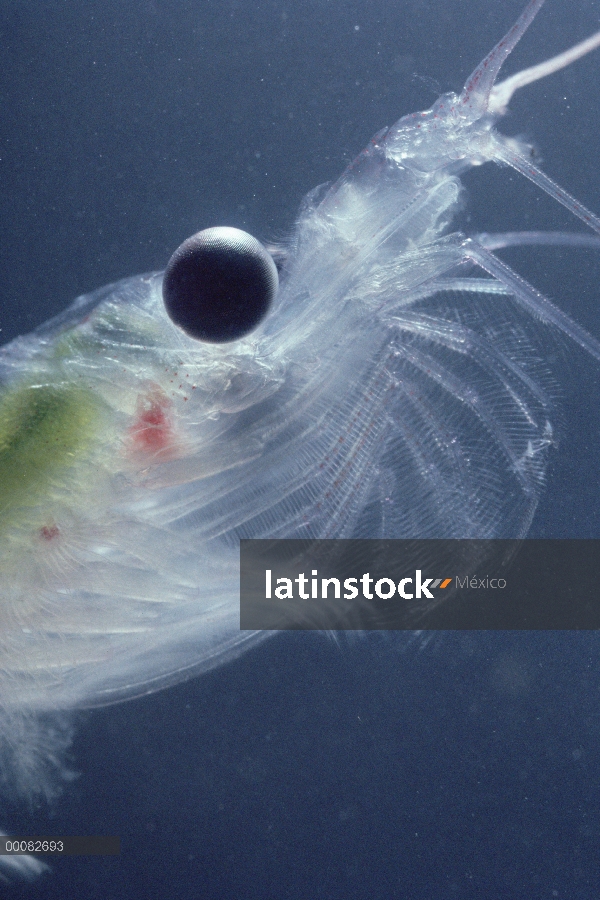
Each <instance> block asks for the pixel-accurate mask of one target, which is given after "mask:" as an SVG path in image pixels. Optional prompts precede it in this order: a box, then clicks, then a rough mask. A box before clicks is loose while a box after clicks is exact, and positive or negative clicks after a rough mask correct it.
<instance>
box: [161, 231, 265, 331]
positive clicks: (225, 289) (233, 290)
mask: <svg viewBox="0 0 600 900" xmlns="http://www.w3.org/2000/svg"><path fill="white" fill-rule="evenodd" d="M278 285H279V277H278V275H277V268H276V266H275V263H274V262H273V259H272V257H271V255H270V254H269V253H268V252H267V251H266V250H265V248H264V247H263V245H262V244H261V243H259V241H257V240H256V238H253V237H252V235H251V234H247V233H246V232H245V231H240V230H239V228H207V229H206V230H205V231H199V232H198V233H197V234H194V235H192V237H191V238H188V239H187V241H184V242H183V244H181V246H180V247H178V248H177V250H176V251H175V253H174V254H173V256H172V257H171V259H170V260H169V264H168V265H167V268H166V270H165V274H164V276H163V289H162V290H163V302H164V304H165V309H166V311H167V314H168V315H169V317H170V318H171V320H172V321H173V322H174V323H175V324H176V325H178V326H179V327H180V328H181V329H183V331H185V332H186V334H189V335H190V337H193V338H196V340H199V341H208V342H210V343H214V344H223V343H226V342H227V341H237V340H238V339H239V338H241V337H244V335H246V334H248V333H249V332H250V331H253V330H254V329H255V328H256V326H257V325H258V324H259V322H260V321H261V320H262V319H263V318H264V317H265V316H266V314H267V312H268V311H269V307H270V306H271V303H272V302H273V299H274V297H275V294H276V293H277V288H278Z"/></svg>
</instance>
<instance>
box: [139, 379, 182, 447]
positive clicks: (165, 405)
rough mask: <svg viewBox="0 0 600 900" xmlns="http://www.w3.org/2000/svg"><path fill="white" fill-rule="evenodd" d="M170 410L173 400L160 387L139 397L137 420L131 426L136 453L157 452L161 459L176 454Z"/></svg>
mask: <svg viewBox="0 0 600 900" xmlns="http://www.w3.org/2000/svg"><path fill="white" fill-rule="evenodd" d="M170 410H171V401H170V400H169V399H168V397H167V396H166V394H164V393H163V391H162V390H161V389H160V388H154V389H153V390H151V391H150V392H149V393H148V394H144V395H141V396H139V397H138V401H137V408H136V413H135V421H134V423H133V425H132V426H131V427H130V428H129V437H130V439H131V442H132V445H133V450H134V452H135V453H136V454H143V455H147V454H152V455H154V454H156V455H158V456H159V457H160V458H161V459H169V458H170V457H172V456H174V455H175V430H174V428H173V423H172V421H171V418H170V415H169V413H170Z"/></svg>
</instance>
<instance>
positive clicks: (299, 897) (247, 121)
mask: <svg viewBox="0 0 600 900" xmlns="http://www.w3.org/2000/svg"><path fill="white" fill-rule="evenodd" d="M523 5H524V3H523V2H522V0H501V2H500V3H496V4H490V3H489V2H487V0H435V2H423V0H402V2H391V0H370V2H369V4H364V3H359V2H354V0H348V2H346V0H335V2H326V0H314V2H313V0H302V2H295V3H294V2H284V0H272V2H260V3H256V4H254V3H250V2H248V0H245V2H242V0H239V2H238V0H234V2H229V0H219V2H212V0H127V2H126V3H125V2H116V0H85V2H84V3H82V2H81V0H80V2H74V0H18V2H16V0H0V46H1V47H2V57H3V61H2V73H1V75H0V95H1V100H2V103H1V110H0V117H1V125H0V142H1V143H0V185H1V187H0V204H1V210H0V258H1V262H0V266H1V272H2V281H1V293H0V328H1V329H2V330H1V332H0V339H1V341H2V342H4V341H8V340H10V339H11V338H12V337H14V336H16V335H17V334H20V333H24V332H27V331H30V330H31V329H32V328H34V327H35V326H36V325H38V324H40V323H41V322H42V321H44V320H45V319H47V318H49V317H50V316H51V315H54V314H55V313H57V312H59V311H60V310H61V309H62V308H64V306H66V305H67V304H68V303H69V302H70V301H71V300H72V299H73V298H74V297H75V296H76V295H77V294H80V293H83V292H87V291H90V290H93V289H94V288H96V287H99V286H100V285H102V284H105V283H108V282H110V281H114V280H117V279H119V278H121V277H124V276H127V275H132V274H135V273H138V272H144V271H149V270H156V269H162V268H163V267H164V265H165V264H166V262H167V260H168V258H169V256H170V255H171V253H172V252H173V250H174V249H175V248H176V247H177V246H178V245H179V243H181V241H182V240H183V239H185V238H186V237H188V236H189V235H190V234H192V233H193V232H195V231H198V230H199V229H201V228H205V227H208V226H211V225H234V226H237V227H240V228H243V229H245V230H247V231H249V232H251V233H252V234H254V235H256V236H257V237H258V238H259V239H262V240H280V239H285V237H286V235H287V234H289V233H290V229H291V226H292V224H293V221H294V217H295V215H296V212H297V209H298V206H299V203H300V201H301V199H302V197H303V195H304V194H305V193H306V192H307V191H308V190H310V189H311V188H313V187H315V186H316V185H317V184H319V183H322V182H325V181H329V180H331V179H334V178H336V177H337V176H338V175H339V174H341V172H342V170H343V169H344V167H345V166H346V165H347V164H348V163H349V162H350V161H351V160H352V158H353V157H354V156H355V155H356V154H357V153H358V152H359V151H360V150H361V149H362V148H363V147H364V146H365V145H366V143H367V142H368V140H369V139H370V138H371V136H372V135H373V134H374V133H375V132H377V131H379V130H380V129H381V128H383V126H385V125H390V124H392V123H393V122H394V121H395V120H397V119H398V118H399V117H400V116H401V115H403V114H405V113H408V112H413V111H416V110H419V109H424V108H427V107H428V106H430V105H431V104H432V103H433V102H434V100H435V99H436V97H437V96H438V95H439V94H440V93H441V92H443V91H446V90H457V91H458V90H460V89H461V87H462V85H463V83H464V81H465V80H466V78H467V76H468V75H469V74H470V72H471V71H472V70H473V68H474V67H475V65H476V64H477V63H478V62H479V61H480V60H481V59H482V58H483V57H484V56H485V54H486V53H487V52H488V51H489V50H490V49H491V47H492V46H493V45H494V44H495V43H496V42H497V41H498V40H499V39H500V38H501V37H502V35H503V34H504V33H505V32H506V30H507V29H508V28H509V27H510V25H511V24H512V23H513V22H514V20H515V19H516V18H517V16H518V15H519V13H520V12H521V9H522V7H523ZM598 28H600V2H597V0H580V2H577V3H567V2H565V0H547V3H546V6H545V7H544V8H543V9H542V11H541V12H540V14H539V15H538V17H537V19H536V20H535V21H534V23H533V24H532V26H531V28H530V29H529V31H528V33H527V34H526V35H525V37H524V38H523V40H522V42H521V43H520V44H519V45H518V46H517V48H516V50H515V51H514V53H513V54H512V56H511V57H510V58H509V60H508V62H507V64H506V66H505V69H504V70H503V72H502V75H501V77H505V76H506V75H508V74H510V73H512V72H514V71H517V70H519V69H521V68H524V67H526V66H529V65H532V64H534V63H536V62H539V61H540V60H542V59H544V58H547V57H550V56H552V55H554V54H555V53H558V52H560V51H562V50H564V49H566V48H567V47H569V46H570V45H571V44H573V43H575V42H576V41H578V40H581V39H582V38H584V37H586V36H587V35H588V34H591V33H592V32H593V31H596V30H597V29H598ZM599 76H600V51H596V53H594V54H591V55H590V56H589V57H587V58H585V59H584V60H581V61H579V62H578V63H576V64H574V65H573V66H572V67H570V68H568V69H566V70H564V71H563V72H560V73H558V74H556V75H554V76H552V77H551V78H548V79H547V80H544V81H542V82H540V83H538V84H535V85H532V86H530V87H528V88H525V89H524V90H523V91H521V92H519V93H517V94H516V95H515V97H514V98H513V101H512V103H511V113H510V115H509V116H507V117H506V118H505V120H504V121H503V122H502V123H501V125H500V130H502V131H504V132H505V133H510V134H526V135H527V136H528V137H529V138H531V140H532V141H533V142H534V144H535V148H536V149H535V152H536V154H539V158H541V165H542V168H543V169H544V170H545V171H546V172H547V173H548V174H549V175H550V176H551V177H552V178H553V179H555V180H556V181H557V182H558V183H559V184H561V185H562V186H563V187H565V188H566V189H567V190H569V191H570V192H571V193H572V194H574V195H575V196H576V197H577V198H578V199H579V200H581V201H582V202H583V203H585V204H586V205H587V206H588V207H589V208H591V209H592V210H593V211H595V212H596V213H599V212H600V174H599V172H598V147H599V145H600V104H598V85H599V83H600V77H599ZM464 180H465V184H466V186H467V190H468V193H467V198H466V199H467V205H466V207H465V210H464V212H463V213H461V215H460V221H459V223H458V224H459V225H460V227H461V228H462V229H463V230H465V231H467V232H469V233H476V232H478V231H483V230H485V231H508V230H518V229H536V230H537V229H563V230H573V231H581V230H582V228H581V227H580V223H579V222H578V221H577V220H574V219H572V218H571V217H570V216H569V214H568V213H567V212H566V211H565V210H563V209H562V208H561V207H559V206H558V205H557V204H556V203H554V202H553V201H552V200H550V199H549V198H548V197H546V196H545V195H544V194H542V193H541V192H540V191H539V190H538V189H536V188H535V187H534V186H533V185H531V184H529V183H528V182H525V180H524V179H522V178H521V177H520V176H518V175H517V174H516V173H514V172H512V171H509V170H506V169H504V170H502V169H499V168H498V167H492V166H489V165H488V166H485V167H482V168H479V169H476V170H474V171H472V172H471V173H469V174H468V175H467V177H466V178H465V179H464ZM501 255H502V256H503V258H504V259H506V260H507V261H508V262H510V264H511V265H512V266H514V268H516V269H517V271H519V272H520V273H521V274H522V275H524V276H525V277H526V278H527V279H528V280H529V281H530V282H531V283H533V284H534V285H535V286H536V287H538V288H540V289H541V290H542V291H543V292H545V293H546V294H547V295H548V296H550V297H551V299H553V300H554V301H556V303H557V304H558V305H559V306H560V307H561V308H562V309H563V310H565V311H567V312H569V313H570V314H571V315H572V316H573V318H575V319H576V320H577V321H578V322H580V323H581V324H583V325H584V326H585V327H587V328H588V330H589V331H590V332H591V333H592V334H594V335H595V336H596V337H600V308H599V298H600V288H599V281H600V279H599V274H600V254H598V253H594V252H592V251H583V250H578V251H575V250H571V249H569V248H565V249H561V248H549V249H537V248H521V249H519V250H516V249H515V250H511V251H503V253H502V254H501ZM540 327H542V326H540ZM561 348H562V350H558V351H557V355H556V359H555V360H553V361H552V364H553V366H554V369H555V372H556V374H557V377H558V378H559V380H560V382H561V385H562V393H563V399H562V408H563V419H562V426H561V430H560V433H559V438H560V443H559V446H558V448H557V449H556V450H555V451H554V452H553V453H552V454H551V457H550V465H549V469H548V479H547V480H548V484H547V488H546V491H545V494H544V496H543V499H542V502H541V504H540V507H539V509H538V513H537V515H536V518H535V520H534V523H533V528H532V531H531V536H535V537H557V538H567V537H580V538H592V537H595V538H600V479H599V478H598V457H599V449H598V448H599V426H600V416H599V411H598V398H599V396H600V390H599V388H600V369H599V367H598V364H596V363H594V362H593V361H592V360H588V359H586V358H585V357H584V355H583V352H582V351H580V350H579V348H577V347H570V346H568V345H567V344H566V342H565V343H564V344H562V345H561ZM407 643H408V646H407ZM72 766H73V768H74V770H76V771H77V772H78V773H80V774H79V778H77V779H76V780H75V781H74V782H73V783H72V784H70V785H68V786H67V788H66V791H65V793H64V795H63V797H62V798H60V799H59V800H58V801H57V802H56V803H55V804H54V805H53V806H52V807H51V808H49V809H46V808H41V809H37V810H35V809H34V810H31V809H28V808H27V806H26V805H18V804H13V803H10V802H8V803H6V804H3V807H2V813H1V815H0V825H2V826H6V827H10V829H11V830H13V832H18V831H20V832H21V833H26V834H118V835H120V836H121V843H122V852H121V856H120V857H119V858H99V857H88V858H70V859H61V860H52V861H51V866H52V870H53V871H52V874H51V875H49V876H47V877H45V878H44V879H42V880H41V881H39V882H38V883H36V884H33V885H25V886H14V887H12V888H4V887H2V886H0V896H6V897H44V898H49V900H50V898H59V897H60V898H64V897H85V898H102V900H112V898H120V900H135V898H149V900H154V898H166V897H177V898H181V900H188V898H190V900H191V898H194V900H196V898H200V897H201V898H248V900H254V898H257V900H259V898H260V900H270V898H273V900H283V898H285V900H288V898H289V900H305V898H317V897H318V898H326V900H367V898H369V900H380V898H381V900H387V898H402V900H403V898H411V900H412V898H415V900H421V898H423V900H446V898H448V900H450V898H460V900H464V898H475V897H477V898H485V900H488V898H489V900H495V898H502V900H504V898H513V897H514V898H518V897H524V896H527V897H532V898H559V900H563V898H582V897H592V896H595V895H596V894H597V885H598V883H600V856H599V848H600V635H598V634H595V633H580V634H561V633H552V632H546V633H523V634H516V633H507V634H497V633H496V634H483V633H463V634H443V635H439V636H436V637H435V638H431V639H430V640H429V641H428V642H427V643H426V645H425V646H423V642H422V641H418V640H415V641H413V642H410V643H409V642H408V641H407V638H406V637H405V636H402V635H400V636H394V635H387V636H383V637H381V636H376V635H371V636H369V637H368V638H366V639H364V640H358V639H347V638H345V639H342V640H341V641H340V642H339V643H336V642H334V641H333V640H331V639H330V638H327V637H325V636H320V635H315V634H305V635H302V634H295V635H281V636H279V637H277V638H276V639H274V640H272V641H270V642H267V643H266V644H263V645H261V646H259V647H258V648H256V649H255V650H254V651H252V652H250V653H249V654H248V655H246V656H244V657H243V658H242V659H240V660H238V661H237V662H235V663H233V664H231V665H229V666H227V667H225V668H223V669H219V670H217V671H215V672H213V673H210V674H209V675H205V676H203V677H201V678H199V679H197V680H194V681H191V682H189V683H187V684H183V685H180V686H179V687H177V688H173V689H170V690H169V691H166V692H163V693H159V694H157V695H154V696H152V697H148V698H144V699H140V700H137V701H134V702H130V703H127V704H124V705H119V706H114V707H110V708H107V709H104V710H98V711H95V712H93V713H85V714H83V715H82V721H81V723H80V726H79V728H78V731H77V733H76V738H75V743H74V746H73V757H72Z"/></svg>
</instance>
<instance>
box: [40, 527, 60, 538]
mask: <svg viewBox="0 0 600 900" xmlns="http://www.w3.org/2000/svg"><path fill="white" fill-rule="evenodd" d="M59 534H60V531H59V529H58V526H57V525H43V526H42V527H41V528H40V530H39V536H40V537H41V538H42V540H44V541H53V540H54V538H57V537H58V535H59Z"/></svg>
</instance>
